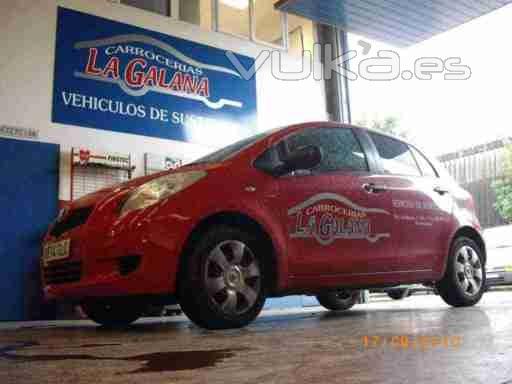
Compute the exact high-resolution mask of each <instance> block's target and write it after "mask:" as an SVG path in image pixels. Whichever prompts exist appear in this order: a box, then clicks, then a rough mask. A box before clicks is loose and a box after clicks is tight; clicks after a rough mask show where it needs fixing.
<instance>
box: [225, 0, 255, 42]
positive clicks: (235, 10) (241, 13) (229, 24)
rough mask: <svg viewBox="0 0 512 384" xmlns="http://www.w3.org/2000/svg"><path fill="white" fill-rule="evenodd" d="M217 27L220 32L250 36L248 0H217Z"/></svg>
mask: <svg viewBox="0 0 512 384" xmlns="http://www.w3.org/2000/svg"><path fill="white" fill-rule="evenodd" d="M217 28H218V30H219V31H221V32H226V33H229V34H232V35H236V36H240V37H245V38H250V37H251V28H250V6H249V0H218V1H217Z"/></svg>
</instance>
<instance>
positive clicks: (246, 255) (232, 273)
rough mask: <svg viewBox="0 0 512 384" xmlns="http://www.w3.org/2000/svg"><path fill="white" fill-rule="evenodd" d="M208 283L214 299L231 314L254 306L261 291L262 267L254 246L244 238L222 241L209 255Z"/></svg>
mask: <svg viewBox="0 0 512 384" xmlns="http://www.w3.org/2000/svg"><path fill="white" fill-rule="evenodd" d="M204 283H205V287H206V291H207V293H208V297H209V299H210V302H211V303H213V305H214V306H215V307H217V309H218V310H220V311H222V312H223V313H225V314H227V315H229V316H236V315H241V314H243V313H245V312H247V311H248V310H249V309H251V308H252V307H253V305H254V304H255V303H256V301H257V300H258V297H259V294H260V290H261V270H260V266H259V263H258V260H257V259H256V257H255V256H254V253H253V252H252V251H251V249H250V248H249V247H248V246H247V245H246V244H244V243H243V242H241V241H238V240H228V241H224V242H222V243H220V244H218V245H217V246H216V247H215V248H214V249H213V250H212V251H211V252H210V253H209V254H208V257H207V260H206V268H205V271H204Z"/></svg>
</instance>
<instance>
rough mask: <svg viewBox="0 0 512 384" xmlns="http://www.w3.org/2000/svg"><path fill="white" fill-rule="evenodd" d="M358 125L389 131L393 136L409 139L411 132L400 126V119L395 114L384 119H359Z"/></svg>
mask: <svg viewBox="0 0 512 384" xmlns="http://www.w3.org/2000/svg"><path fill="white" fill-rule="evenodd" d="M356 125H359V126H361V127H365V128H370V129H374V130H376V131H380V132H382V133H387V134H390V135H393V136H397V137H401V138H403V139H407V138H408V136H409V133H408V132H407V131H406V130H404V129H403V128H400V119H399V118H398V117H395V116H387V117H385V118H384V119H373V120H366V119H363V120H360V121H357V122H356Z"/></svg>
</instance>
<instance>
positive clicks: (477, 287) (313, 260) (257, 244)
mask: <svg viewBox="0 0 512 384" xmlns="http://www.w3.org/2000/svg"><path fill="white" fill-rule="evenodd" d="M485 260H486V251H485V244H484V241H483V239H482V235H481V233H480V225H479V222H478V219H477V217H476V215H475V210H474V206H473V200H472V198H471V196H470V195H469V194H468V193H467V192H466V191H464V190H463V189H461V188H460V187H458V186H457V185H456V184H455V183H454V182H453V181H452V180H451V179H450V178H449V177H448V176H447V175H445V174H444V171H443V170H442V169H441V167H440V166H438V165H437V164H436V163H435V162H434V161H432V160H429V159H428V158H427V157H426V156H425V155H423V154H422V153H421V152H420V151H419V150H418V149H416V148H415V147H414V146H412V145H409V144H407V143H405V142H403V141H401V140H398V139H396V138H393V137H390V136H387V135H383V134H380V133H377V132H373V131H369V130H366V129H362V128H357V127H353V126H348V125H342V124H335V123H327V122H319V123H308V124H301V125H294V126H290V127H286V128H282V129H278V130H274V131H271V132H266V133H263V134H259V135H257V136H254V137H252V138H249V139H246V140H243V141H240V142H238V143H236V144H233V145H230V146H228V147H226V148H224V149H222V150H220V151H218V152H215V153H213V154H211V155H209V156H206V157H204V158H202V159H200V160H198V161H196V162H195V163H192V164H189V165H187V166H183V167H181V168H179V169H178V170H175V171H168V172H163V173H160V174H156V175H152V176H148V177H142V178H139V179H136V180H132V181H130V182H128V183H125V184H122V185H120V186H117V187H115V188H111V189H106V190H102V191H99V192H97V193H94V194H91V195H88V196H86V197H84V198H81V199H79V200H77V201H74V202H73V203H72V204H71V206H70V207H69V208H68V209H66V211H65V212H63V213H62V214H61V215H60V216H59V218H58V219H57V220H56V222H55V223H54V224H53V225H52V227H51V228H50V230H49V232H48V235H47V237H46V239H45V243H44V250H43V257H42V261H41V266H42V275H43V282H44V291H45V294H46V297H47V298H48V299H66V300H72V301H74V302H77V303H80V304H81V305H82V308H83V309H84V311H85V312H86V313H87V314H88V315H89V317H90V318H91V319H93V320H94V321H96V322H97V323H99V324H104V325H109V326H112V325H125V324H129V323H131V322H133V321H135V320H136V319H137V318H138V317H139V316H140V315H141V314H142V313H143V312H144V309H145V307H146V306H148V305H150V304H153V305H154V304H158V303H160V304H165V303H167V302H170V301H171V300H173V299H177V300H178V302H179V303H180V305H181V307H182V309H183V311H184V312H185V314H186V315H187V316H188V317H189V318H190V319H191V320H192V321H193V322H195V323H196V324H198V325H200V326H202V327H206V328H210V329H219V328H232V327H241V326H244V325H246V324H248V323H249V322H251V321H252V320H253V319H254V318H256V316H257V315H258V314H259V312H260V311H261V309H262V307H263V304H264V302H265V299H266V298H267V297H277V296H283V295H289V294H308V295H316V296H317V298H318V300H319V302H320V303H321V304H322V305H323V306H324V307H326V308H328V309H330V310H345V309H348V308H350V307H351V306H353V305H354V304H355V302H356V300H357V293H358V290H360V289H364V288H376V287H379V288H383V287H390V286H396V285H399V284H411V283H422V284H426V285H430V286H433V285H435V287H436V288H437V290H438V292H439V293H440V295H441V296H442V298H443V299H444V300H445V301H446V302H447V303H448V304H450V305H453V306H457V307H461V306H471V305H474V304H476V303H477V302H478V301H479V300H480V298H481V297H482V294H483V292H484V287H485Z"/></svg>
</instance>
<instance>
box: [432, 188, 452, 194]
mask: <svg viewBox="0 0 512 384" xmlns="http://www.w3.org/2000/svg"><path fill="white" fill-rule="evenodd" d="M434 192H436V193H439V194H440V195H441V196H443V195H446V194H447V193H449V192H450V191H449V190H447V189H445V188H442V187H435V188H434Z"/></svg>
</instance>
